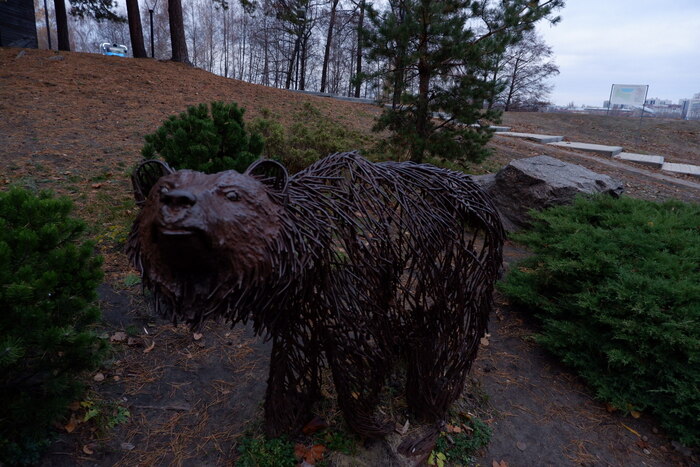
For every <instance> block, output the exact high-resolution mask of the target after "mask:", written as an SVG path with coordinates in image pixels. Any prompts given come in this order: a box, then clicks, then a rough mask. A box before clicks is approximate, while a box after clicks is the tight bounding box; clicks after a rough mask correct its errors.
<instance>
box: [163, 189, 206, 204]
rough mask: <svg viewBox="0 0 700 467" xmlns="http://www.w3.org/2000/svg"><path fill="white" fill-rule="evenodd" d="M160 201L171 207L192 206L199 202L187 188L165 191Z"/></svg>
mask: <svg viewBox="0 0 700 467" xmlns="http://www.w3.org/2000/svg"><path fill="white" fill-rule="evenodd" d="M160 202H161V203H163V204H164V205H166V206H170V207H190V206H194V204H195V203H196V202H197V197H196V196H195V195H194V193H192V192H190V191H187V190H172V191H164V192H162V193H161V194H160Z"/></svg>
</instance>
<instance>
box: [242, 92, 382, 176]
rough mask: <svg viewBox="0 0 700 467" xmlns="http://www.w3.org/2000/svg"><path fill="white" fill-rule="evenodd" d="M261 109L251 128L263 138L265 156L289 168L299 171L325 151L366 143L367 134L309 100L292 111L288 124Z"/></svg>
mask: <svg viewBox="0 0 700 467" xmlns="http://www.w3.org/2000/svg"><path fill="white" fill-rule="evenodd" d="M262 113H263V115H262V117H259V118H256V119H255V120H253V122H252V123H251V125H250V128H251V131H253V132H256V133H259V134H261V135H262V136H263V137H264V138H265V149H264V151H263V154H264V156H265V157H267V158H270V159H276V160H278V161H280V162H282V163H283V164H284V165H285V166H286V167H287V169H288V170H289V171H290V172H298V171H299V170H302V169H304V168H306V167H307V166H309V165H311V164H313V163H314V162H316V161H317V160H319V159H320V158H322V157H325V156H327V155H328V154H332V153H335V152H341V151H350V150H354V149H357V150H359V149H367V147H368V146H369V145H368V140H367V138H366V137H364V136H363V135H361V134H359V133H356V132H353V131H350V130H348V129H347V128H346V127H345V126H343V125H341V124H340V123H337V122H335V121H333V120H330V119H328V118H326V117H325V116H324V115H323V114H322V113H321V111H320V110H319V109H318V108H317V107H315V106H313V105H311V104H309V103H305V104H304V105H303V106H302V107H301V108H300V109H298V110H297V112H295V114H294V119H293V123H292V124H291V125H290V126H289V127H288V128H284V126H283V125H282V124H281V123H280V121H279V118H278V117H276V116H275V115H274V114H273V113H272V112H270V111H269V110H263V112H262Z"/></svg>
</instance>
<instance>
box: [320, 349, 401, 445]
mask: <svg viewBox="0 0 700 467" xmlns="http://www.w3.org/2000/svg"><path fill="white" fill-rule="evenodd" d="M345 346H347V347H348V348H353V347H354V351H345V350H346V349H343V348H339V347H340V346H338V345H336V346H334V349H333V350H332V352H331V351H328V352H326V353H327V355H328V359H329V365H330V367H331V371H332V372H333V382H334V384H335V388H336V391H337V394H338V406H339V407H340V409H341V410H342V412H343V415H344V417H345V421H346V422H347V424H348V425H349V426H350V428H351V429H352V430H353V431H355V432H356V433H358V434H359V435H361V436H365V437H368V438H382V437H384V436H385V435H387V434H388V433H389V432H391V430H392V429H393V428H394V424H393V423H392V422H391V421H389V420H379V419H377V418H376V416H375V414H376V409H377V406H378V405H379V397H380V394H381V390H382V388H383V387H384V383H385V381H386V377H387V372H388V369H389V368H390V367H391V363H390V362H389V361H388V360H389V359H388V358H384V357H382V356H378V355H376V352H375V354H374V355H371V354H370V355H362V354H361V353H360V352H358V351H357V349H358V348H361V347H363V346H362V345H360V344H358V343H356V342H348V343H345ZM365 350H366V349H365Z"/></svg>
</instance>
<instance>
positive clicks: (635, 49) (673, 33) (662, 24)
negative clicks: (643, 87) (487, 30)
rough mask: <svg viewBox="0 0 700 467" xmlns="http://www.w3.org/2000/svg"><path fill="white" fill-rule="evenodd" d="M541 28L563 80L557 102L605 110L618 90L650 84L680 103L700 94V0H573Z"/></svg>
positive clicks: (653, 91)
mask: <svg viewBox="0 0 700 467" xmlns="http://www.w3.org/2000/svg"><path fill="white" fill-rule="evenodd" d="M559 15H560V16H561V17H562V20H561V21H560V22H559V23H558V24H557V25H556V26H554V27H550V25H548V24H542V25H539V26H538V30H539V31H540V33H541V34H542V35H543V36H544V38H545V41H546V42H547V43H548V44H549V45H550V46H552V48H553V49H554V61H555V63H556V64H557V65H558V66H559V71H560V74H559V75H558V76H556V77H555V78H553V79H552V80H551V81H552V83H553V84H554V91H553V92H552V94H551V96H550V100H551V101H552V102H554V103H555V104H559V105H566V104H568V103H569V102H572V101H573V102H575V103H576V105H582V104H586V105H594V106H602V105H603V101H604V100H607V99H608V98H609V96H610V86H611V85H612V84H648V85H649V94H648V98H651V97H659V98H662V99H671V100H673V102H674V103H677V102H678V99H681V98H684V97H692V96H693V94H696V93H700V0H566V6H565V7H564V8H563V9H562V10H560V13H559Z"/></svg>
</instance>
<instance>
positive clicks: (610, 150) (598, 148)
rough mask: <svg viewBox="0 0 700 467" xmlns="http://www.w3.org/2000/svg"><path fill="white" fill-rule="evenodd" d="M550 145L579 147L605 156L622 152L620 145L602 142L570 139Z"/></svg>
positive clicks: (570, 147)
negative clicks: (607, 144)
mask: <svg viewBox="0 0 700 467" xmlns="http://www.w3.org/2000/svg"><path fill="white" fill-rule="evenodd" d="M549 144H551V145H552V146H561V147H564V148H569V149H579V150H581V151H590V152H595V153H598V154H603V155H605V156H610V157H612V156H615V155H617V154H620V153H621V152H622V147H621V146H604V145H602V144H590V143H577V142H572V141H560V142H558V143H549Z"/></svg>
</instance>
